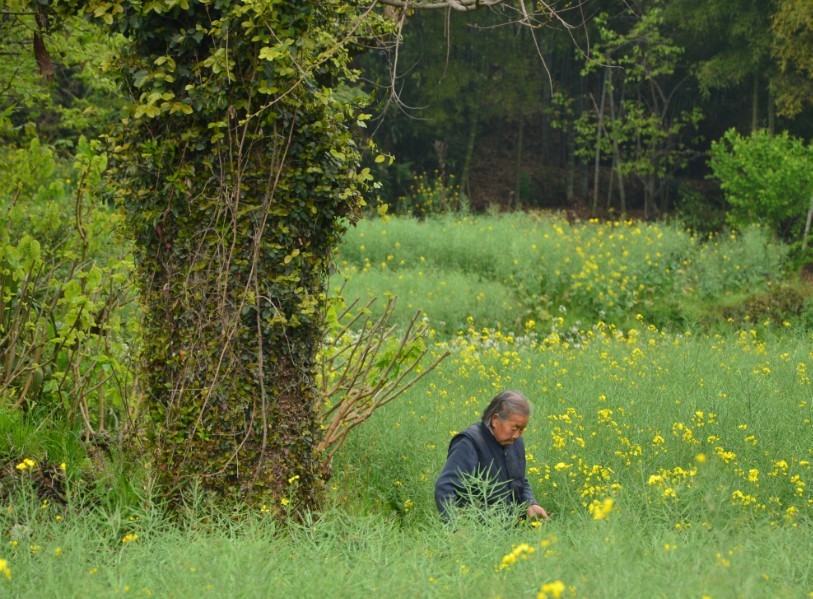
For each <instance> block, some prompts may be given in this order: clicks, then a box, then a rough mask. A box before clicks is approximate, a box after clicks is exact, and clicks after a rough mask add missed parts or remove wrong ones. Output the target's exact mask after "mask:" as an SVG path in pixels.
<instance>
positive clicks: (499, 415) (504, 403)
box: [483, 391, 531, 445]
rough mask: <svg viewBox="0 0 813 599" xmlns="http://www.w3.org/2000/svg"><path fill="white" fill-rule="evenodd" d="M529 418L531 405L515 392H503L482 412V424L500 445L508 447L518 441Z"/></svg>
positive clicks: (520, 394)
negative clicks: (489, 430)
mask: <svg viewBox="0 0 813 599" xmlns="http://www.w3.org/2000/svg"><path fill="white" fill-rule="evenodd" d="M530 418H531V404H530V402H529V401H528V400H527V399H525V397H524V396H523V395H522V393H518V392H517V391H503V392H502V393H500V394H499V395H497V396H496V397H495V398H494V399H492V400H491V403H489V404H488V406H487V407H486V409H485V410H483V424H485V425H486V426H487V427H489V428H490V429H491V432H492V433H494V437H495V438H496V439H497V442H498V443H500V444H501V445H510V444H511V443H513V442H514V441H516V440H517V439H519V438H520V437H521V436H522V433H524V432H525V427H527V426H528V420H530Z"/></svg>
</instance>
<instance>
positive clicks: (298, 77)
mask: <svg viewBox="0 0 813 599" xmlns="http://www.w3.org/2000/svg"><path fill="white" fill-rule="evenodd" d="M86 10H87V11H88V13H89V14H91V15H92V16H93V17H94V18H96V19H100V20H101V21H103V22H105V23H107V24H108V25H110V26H111V27H113V28H116V29H118V30H119V31H120V32H121V33H124V34H125V35H126V36H127V37H128V38H129V39H130V40H131V45H130V46H128V48H127V50H126V51H125V52H124V53H123V55H122V56H121V58H120V62H119V64H118V65H117V69H118V70H119V72H120V73H121V77H122V79H121V81H122V85H123V86H124V87H125V88H126V89H127V90H128V91H129V93H130V95H131V97H132V103H131V104H130V107H129V110H128V112H127V114H126V115H124V118H123V119H122V126H121V127H120V128H119V130H118V131H117V133H116V134H115V135H114V136H113V137H112V138H111V144H112V152H111V156H112V162H113V168H114V175H115V176H116V177H117V180H118V181H119V182H120V183H121V185H120V190H121V191H120V198H119V200H120V201H121V203H122V204H123V206H124V207H125V210H126V213H127V218H128V221H129V223H130V227H131V230H132V233H133V236H134V239H135V244H136V262H137V272H138V276H139V283H140V288H141V300H142V304H143V307H144V318H143V325H142V333H143V344H142V345H143V348H142V362H143V370H144V373H145V381H144V383H145V391H146V393H147V403H148V405H149V413H150V419H151V422H152V426H151V427H150V432H149V435H150V437H151V441H152V443H151V446H152V447H154V454H153V458H154V465H155V467H156V470H157V472H158V473H159V476H160V479H161V480H162V482H163V483H164V488H165V489H168V490H169V493H170V495H174V494H176V493H180V492H181V491H182V490H183V489H184V487H185V485H186V484H187V483H188V482H189V481H190V480H191V479H193V478H198V479H200V480H201V481H202V484H203V487H204V488H205V489H209V490H211V491H213V492H214V493H215V494H216V495H217V496H219V497H221V498H224V499H241V500H247V501H249V502H251V503H257V504H260V503H262V504H268V503H269V501H271V502H273V500H274V499H280V498H282V497H283V496H285V497H286V498H287V499H290V498H289V497H288V495H289V493H290V489H289V485H288V481H289V480H291V479H293V478H294V477H298V478H296V480H297V481H298V483H297V487H296V489H297V496H296V497H294V498H293V501H294V503H295V504H298V505H299V506H307V507H310V506H314V505H315V504H317V503H318V498H319V490H320V486H321V484H320V483H321V479H322V472H321V469H320V468H319V463H318V459H317V457H316V454H315V452H314V448H315V447H316V445H317V443H318V441H319V435H320V430H321V427H320V424H321V420H320V418H319V416H318V410H317V393H316V382H315V381H316V379H315V370H314V369H315V351H316V348H317V346H318V341H319V339H320V336H321V326H322V314H323V310H321V309H320V308H321V306H322V305H323V304H324V301H325V284H326V277H327V269H328V266H329V261H330V255H331V250H332V249H333V248H334V247H335V246H336V245H337V244H338V242H339V239H340V236H341V234H342V232H343V231H344V230H345V229H346V227H347V226H349V225H350V224H351V223H353V222H354V221H355V219H356V218H358V215H359V211H360V209H361V207H362V206H363V205H364V199H363V195H364V193H365V192H366V191H367V190H368V188H369V186H370V185H371V182H372V177H371V175H370V173H369V170H368V169H366V168H361V166H360V160H361V148H359V147H358V146H357V144H356V141H355V137H354V135H353V129H354V128H355V127H359V126H363V124H364V119H365V116H364V115H363V114H362V109H363V107H364V105H365V103H366V101H367V97H366V95H365V94H364V93H362V92H361V91H360V89H359V88H357V87H356V85H355V83H356V79H357V77H358V73H357V72H356V71H354V70H353V69H352V68H351V62H350V61H351V58H352V56H353V54H354V52H355V51H357V50H358V49H359V47H360V46H359V44H360V43H361V42H362V40H375V39H377V38H379V36H381V35H383V34H385V33H386V32H387V30H388V28H389V27H390V24H389V23H390V22H389V21H387V20H385V19H383V18H382V17H379V16H378V15H376V14H375V13H374V12H373V11H372V8H371V6H369V5H367V6H363V5H361V3H357V2H338V1H332V0H326V1H323V2H308V3H299V2H296V3H292V2H278V1H274V0H264V1H244V2H229V1H227V0H211V1H206V2H205V1H199V2H196V1H194V0H154V1H150V2H135V1H125V0H119V1H101V0H96V1H93V2H90V3H87V6H86ZM288 507H289V509H290V507H291V506H290V505H289V506H288Z"/></svg>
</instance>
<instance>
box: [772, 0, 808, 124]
mask: <svg viewBox="0 0 813 599" xmlns="http://www.w3.org/2000/svg"><path fill="white" fill-rule="evenodd" d="M771 28H772V31H773V33H774V35H775V42H774V46H773V49H774V55H775V57H776V58H777V60H778V61H779V66H780V69H781V73H782V75H781V77H779V78H778V81H777V87H778V99H777V101H778V103H779V106H780V109H781V110H782V112H783V113H785V114H788V115H796V114H799V112H801V110H802V109H803V108H804V107H806V106H807V105H808V104H809V103H810V98H811V96H813V33H811V32H813V6H811V4H810V3H809V2H792V1H791V0H781V1H780V2H779V6H778V9H777V11H776V12H775V13H774V15H773V21H772V23H771Z"/></svg>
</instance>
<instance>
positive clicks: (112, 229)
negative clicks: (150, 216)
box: [0, 138, 136, 438]
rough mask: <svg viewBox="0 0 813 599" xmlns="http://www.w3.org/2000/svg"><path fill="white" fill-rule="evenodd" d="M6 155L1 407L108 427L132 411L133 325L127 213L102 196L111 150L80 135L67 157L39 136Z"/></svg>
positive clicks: (1, 209)
mask: <svg viewBox="0 0 813 599" xmlns="http://www.w3.org/2000/svg"><path fill="white" fill-rule="evenodd" d="M4 158H5V160H4V161H3V166H2V168H0V219H1V220H2V223H3V226H2V227H0V407H2V408H3V409H12V410H14V409H23V410H26V411H29V412H31V411H33V412H36V413H37V414H39V415H40V416H41V417H42V418H44V419H45V420H46V421H48V420H49V419H51V420H52V422H54V423H55V422H59V421H64V422H65V423H66V424H67V425H68V426H69V427H70V428H75V429H78V430H81V431H83V433H84V435H85V437H86V438H90V437H91V436H94V435H97V434H106V433H107V432H108V431H110V430H115V428H116V424H117V422H119V421H121V420H122V418H123V417H124V416H125V414H124V408H125V402H126V399H127V396H128V394H129V393H130V392H131V387H132V373H131V371H130V368H129V363H128V360H129V355H130V354H129V350H130V348H131V346H132V343H133V341H134V339H135V330H136V318H135V307H134V305H132V303H133V299H134V289H133V287H132V285H131V283H130V276H131V271H132V268H133V262H132V258H131V254H130V251H129V246H128V244H127V243H126V242H125V241H124V240H123V239H122V238H121V237H120V236H119V235H118V228H119V224H120V222H121V220H122V218H123V216H122V214H121V213H120V212H118V211H116V210H114V209H112V208H111V207H110V206H109V205H108V204H107V202H106V201H105V200H104V193H105V188H104V183H103V180H102V174H103V172H104V170H105V168H106V165H107V160H106V157H105V155H104V154H103V153H101V152H100V151H99V149H98V147H97V145H96V144H95V143H93V142H88V141H87V140H85V139H84V138H82V139H80V140H79V143H78V144H77V149H76V153H75V156H74V158H73V162H72V163H70V164H66V163H63V162H61V161H59V160H58V159H57V157H56V155H55V153H54V152H53V151H52V150H51V149H50V148H49V147H47V146H45V145H42V144H40V143H39V141H38V140H37V139H33V140H32V141H31V142H30V144H29V145H28V146H27V147H26V148H23V149H6V150H5V156H4ZM128 305H129V306H128ZM44 426H50V425H49V424H45V425H44Z"/></svg>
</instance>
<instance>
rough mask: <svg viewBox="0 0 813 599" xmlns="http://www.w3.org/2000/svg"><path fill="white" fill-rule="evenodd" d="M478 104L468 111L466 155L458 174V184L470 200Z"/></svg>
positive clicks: (478, 112)
mask: <svg viewBox="0 0 813 599" xmlns="http://www.w3.org/2000/svg"><path fill="white" fill-rule="evenodd" d="M479 116H480V104H479V103H478V102H474V103H473V104H472V109H471V113H470V120H471V122H470V123H469V136H468V140H467V141H466V155H465V157H464V158H463V172H462V173H461V174H460V185H461V187H462V189H463V192H464V193H465V194H466V197H467V198H469V201H471V186H470V184H469V173H470V172H471V161H472V159H473V158H474V147H475V145H476V143H477V126H478V124H479Z"/></svg>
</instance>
